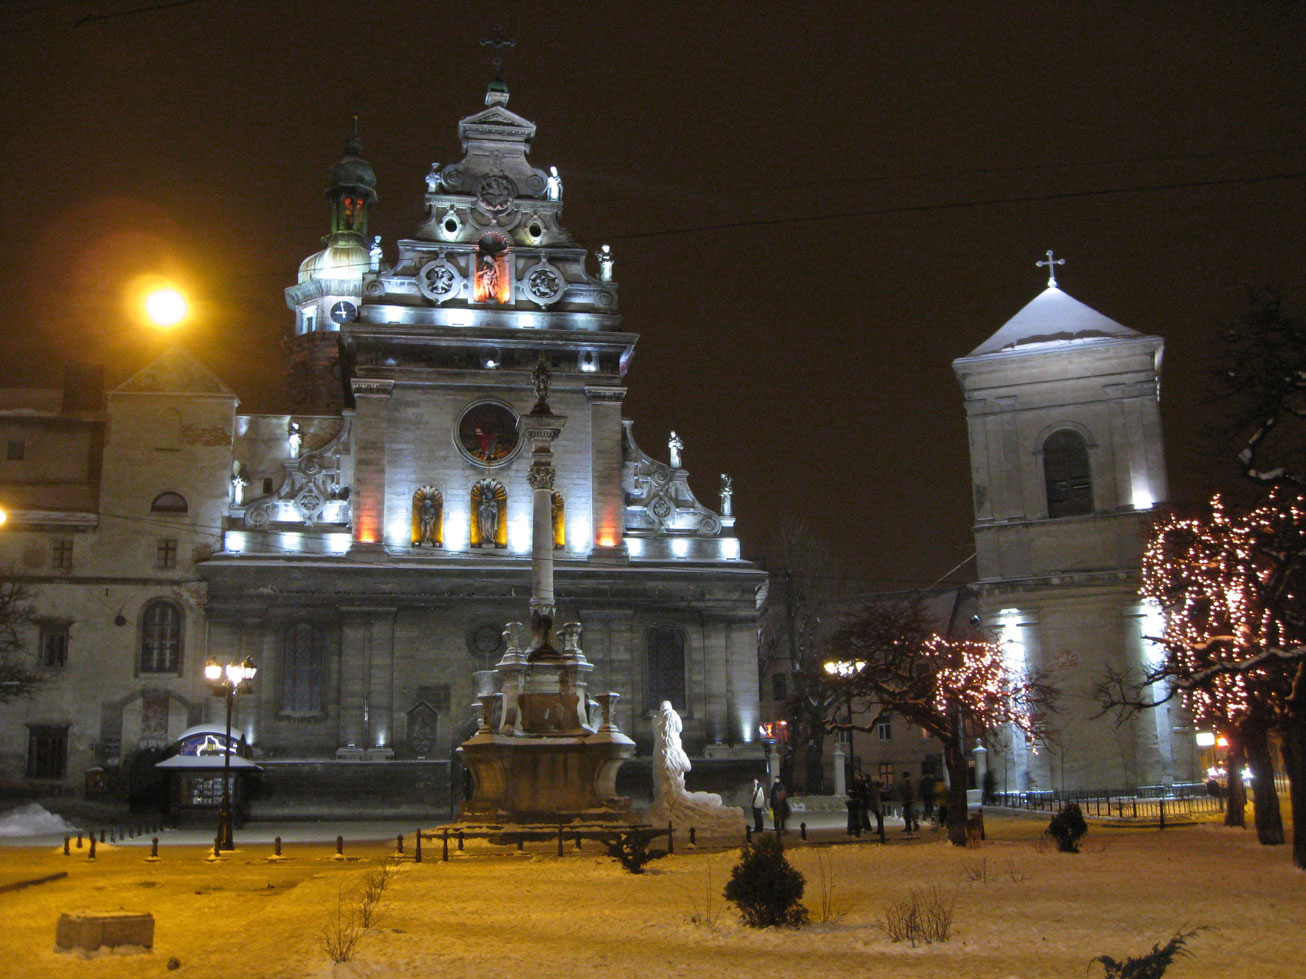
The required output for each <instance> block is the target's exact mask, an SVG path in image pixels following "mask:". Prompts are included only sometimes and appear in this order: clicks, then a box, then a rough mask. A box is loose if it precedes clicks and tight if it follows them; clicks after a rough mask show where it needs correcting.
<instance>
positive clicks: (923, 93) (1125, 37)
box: [0, 0, 1306, 590]
mask: <svg viewBox="0 0 1306 979" xmlns="http://www.w3.org/2000/svg"><path fill="white" fill-rule="evenodd" d="M146 8H149V9H146ZM496 21H497V22H499V23H500V24H501V25H502V28H503V31H504V33H506V34H509V35H511V36H513V37H515V38H516V39H517V42H518V43H517V47H516V48H515V49H514V50H511V51H509V52H508V53H507V56H506V59H505V63H504V66H503V77H504V79H505V80H506V81H507V83H508V85H509V88H510V90H511V93H512V98H511V102H510V103H509V108H510V109H512V110H514V111H516V112H518V113H520V114H521V115H524V116H525V117H526V118H528V119H531V120H533V121H534V122H535V123H536V124H537V125H538V133H537V137H536V140H535V144H534V152H533V153H532V155H531V160H532V162H533V163H534V164H535V165H537V166H544V167H547V166H549V165H550V164H552V165H556V166H557V167H558V168H559V170H560V171H561V173H562V176H563V179H564V181H565V195H564V205H565V211H564V224H565V225H566V227H567V228H568V229H569V230H570V231H571V232H572V234H573V235H574V237H575V238H576V239H577V240H578V241H579V242H581V243H582V244H583V245H586V246H588V247H590V248H591V249H596V248H597V247H598V246H599V245H600V244H602V243H604V242H608V243H610V244H611V245H612V248H613V252H614V254H615V256H616V270H615V271H616V279H617V280H618V281H619V282H620V284H621V297H620V298H621V309H622V313H623V315H624V325H625V328H626V329H628V330H631V331H634V332H638V333H639V334H640V335H641V340H640V343H639V347H638V353H637V356H636V358H635V361H634V364H633V367H632V370H631V372H630V374H629V375H628V377H627V383H628V385H629V388H630V394H629V397H628V401H627V414H628V415H629V416H630V417H633V418H634V419H635V420H636V425H635V435H636V438H637V439H638V441H639V442H640V444H641V445H642V447H643V448H644V449H645V450H646V451H649V452H650V453H651V454H653V455H654V456H656V457H660V458H664V459H665V458H666V438H667V432H668V429H672V428H674V429H675V430H676V431H677V432H678V433H679V434H680V436H681V437H682V438H683V440H684V442H685V445H686V448H685V453H684V457H685V464H686V465H687V466H688V467H689V469H690V471H691V482H692V484H693V486H694V487H695V489H696V491H697V492H698V493H699V495H700V497H701V498H702V499H703V501H704V502H705V503H707V504H708V505H709V506H713V507H715V506H716V505H717V502H718V501H717V496H716V488H717V481H718V477H717V474H719V473H721V472H729V473H731V474H732V475H733V476H734V477H735V507H736V512H737V513H738V514H739V532H740V536H741V538H742V540H743V548H744V554H745V556H754V557H759V558H760V557H761V556H763V555H764V554H766V553H767V551H768V548H770V549H771V550H772V551H774V547H775V542H776V539H777V536H778V535H777V528H779V527H780V526H781V525H782V524H783V523H784V521H785V520H786V519H789V518H794V519H797V520H800V521H802V523H803V524H804V525H805V526H806V528H807V532H808V533H809V534H810V535H812V536H814V537H816V538H823V539H826V540H829V541H830V542H831V543H832V545H833V546H834V547H835V548H836V550H837V551H838V553H839V554H840V556H841V557H842V558H843V559H844V561H845V562H846V568H845V570H844V572H843V573H844V574H846V575H848V576H850V577H853V578H860V579H865V582H864V583H865V586H866V588H867V589H868V590H873V589H879V588H900V587H910V586H911V585H914V584H922V585H924V584H929V583H931V582H933V581H935V580H936V579H938V578H939V577H940V576H942V575H944V574H945V573H947V572H948V571H949V570H950V569H952V568H954V567H955V566H957V565H958V564H959V563H960V562H963V561H964V560H965V559H966V558H967V557H968V556H969V555H970V554H971V553H972V550H973V542H972V538H971V532H970V525H971V520H972V516H973V514H972V509H971V502H970V480H969V464H968V460H967V446H966V434H965V416H964V413H963V408H962V399H961V392H960V388H959V386H958V384H957V383H956V380H955V378H954V376H953V374H952V368H951V361H952V360H953V358H955V357H959V356H963V355H965V354H966V353H968V352H969V351H970V350H971V349H973V348H974V347H975V346H976V345H978V344H979V343H980V342H981V341H982V340H984V339H985V338H987V337H988V336H989V335H990V334H991V333H992V332H994V331H995V330H996V329H997V328H998V327H999V326H1001V325H1002V323H1003V322H1005V321H1006V320H1007V319H1008V318H1009V317H1011V316H1012V315H1014V314H1015V313H1016V311H1017V310H1019V309H1020V308H1021V306H1023V305H1024V304H1025V303H1026V302H1028V301H1029V300H1030V299H1032V298H1033V297H1034V296H1036V295H1037V294H1038V293H1039V292H1040V291H1041V290H1042V288H1043V286H1044V282H1045V278H1046V273H1045V272H1044V271H1043V270H1040V269H1037V268H1036V267H1035V264H1034V263H1035V261H1036V260H1038V259H1040V258H1042V257H1043V253H1044V251H1045V250H1046V249H1048V248H1053V249H1055V250H1056V252H1057V254H1058V256H1064V257H1065V259H1066V265H1065V266H1064V267H1063V268H1061V269H1060V270H1059V272H1058V275H1059V279H1060V283H1061V286H1062V288H1064V289H1065V291H1066V292H1068V293H1069V294H1070V295H1072V296H1074V297H1076V298H1077V299H1079V300H1081V301H1083V302H1085V303H1087V304H1089V305H1090V306H1092V307H1094V308H1095V309H1097V310H1099V311H1100V312H1102V313H1104V314H1105V315H1107V316H1109V317H1111V318H1113V319H1115V320H1118V321H1119V322H1121V323H1124V324H1125V325H1126V326H1129V327H1132V328H1133V329H1135V330H1138V331H1140V332H1144V333H1153V334H1159V335H1161V336H1163V337H1164V338H1165V340H1166V353H1165V365H1164V374H1163V381H1162V394H1163V405H1164V413H1165V422H1166V432H1167V439H1168V442H1167V454H1168V457H1169V469H1170V482H1171V497H1172V499H1173V500H1174V501H1175V502H1178V503H1180V504H1184V503H1191V502H1193V501H1195V500H1200V499H1202V498H1204V497H1205V496H1206V495H1207V494H1208V492H1209V491H1210V490H1211V489H1212V488H1214V487H1215V486H1216V485H1218V483H1219V481H1220V480H1221V479H1223V478H1225V477H1226V476H1227V469H1225V468H1222V467H1221V464H1220V462H1219V456H1218V454H1217V453H1214V452H1212V451H1211V448H1212V447H1214V446H1216V443H1217V442H1218V439H1219V436H1218V435H1217V434H1214V433H1213V432H1212V430H1211V425H1212V424H1213V423H1214V420H1215V419H1216V417H1217V412H1216V410H1215V409H1214V408H1213V407H1212V406H1210V405H1208V404H1206V401H1205V394H1204V389H1205V388H1206V387H1208V385H1207V383H1206V381H1205V372H1206V371H1207V370H1209V368H1210V366H1211V362H1212V361H1211V358H1212V356H1213V354H1214V350H1215V347H1214V343H1215V339H1216V337H1217V335H1218V332H1219V323H1220V322H1221V321H1222V320H1228V319H1229V318H1231V317H1233V316H1235V315H1237V314H1238V313H1239V312H1240V311H1241V310H1243V309H1244V308H1246V305H1247V302H1246V290H1247V288H1248V287H1249V286H1258V285H1262V284H1266V283H1273V284H1277V285H1278V286H1280V287H1281V288H1282V289H1283V291H1284V293H1285V295H1286V296H1287V298H1288V302H1289V304H1290V305H1291V306H1293V307H1296V308H1298V309H1300V308H1302V307H1303V306H1306V255H1304V254H1303V252H1304V249H1303V248H1302V245H1301V241H1302V234H1303V228H1306V179H1303V178H1304V177H1306V136H1304V135H1303V122H1306V71H1303V67H1304V66H1303V52H1304V51H1306V30H1303V27H1304V26H1306V8H1304V7H1303V5H1302V4H1300V3H1288V2H1278V3H1272V2H1247V3H1240V4H1228V3H1202V2H1189V3H1165V2H1156V3H1142V2H1138V3H1118V4H1115V3H1104V2H1094V3H1069V2H1058V3H1047V2H1044V3H992V4H974V3H960V2H958V3H947V4H933V3H915V2H913V3H904V4H822V5H816V4H807V3H786V4H772V3H764V2H749V3H705V2H694V3H674V2H662V3H656V4H654V3H583V2H570V3H564V2H553V3H544V2H535V3H524V2H504V3H500V4H486V3H471V2H466V3H437V2H432V0H424V2H418V0H385V2H382V3H362V2H357V0H351V2H317V0H313V2H310V0H263V2H240V0H191V2H180V3H178V2H175V0H174V2H172V3H169V2H160V0H156V2H153V3H151V2H150V0H98V2H74V0H67V2H61V0H47V2H37V0H9V2H8V3H6V4H5V5H4V6H3V7H2V8H0V46H2V47H0V80H2V83H3V84H2V85H0V94H2V96H3V97H2V98H0V132H3V137H4V156H5V166H4V170H3V172H4V188H5V192H6V193H5V204H6V206H5V208H4V215H5V220H4V229H5V232H6V236H5V237H6V240H5V255H4V261H3V263H0V277H2V278H0V292H2V294H3V296H4V299H5V305H4V310H3V314H2V318H0V323H2V324H3V335H2V336H0V383H4V384H8V385H32V384H38V383H57V381H58V379H59V377H60V373H61V365H62V363H63V362H64V361H65V360H67V359H77V360H81V361H89V362H97V363H101V364H104V365H105V367H106V368H107V372H108V379H109V381H110V383H117V382H118V381H120V380H121V379H123V378H125V377H126V376H127V375H128V374H129V373H130V372H131V371H133V370H134V369H136V368H138V367H140V366H143V364H144V363H145V361H146V359H147V358H148V357H149V355H150V353H151V351H152V350H155V349H158V348H159V345H160V343H161V341H160V340H159V339H158V338H157V337H153V336H151V335H149V334H148V332H147V331H146V330H145V328H144V327H142V326H141V325H140V323H139V322H138V321H136V320H135V319H134V317H133V316H132V314H131V313H130V307H131V298H132V296H133V295H134V293H133V290H134V289H136V288H138V286H139V282H140V279H139V277H140V276H142V275H147V274H149V273H161V274H163V275H166V276H170V277H172V278H173V279H175V280H176V281H178V282H180V283H182V284H183V285H184V286H185V287H186V288H187V289H188V290H189V291H190V292H191V293H192V295H193V296H194V297H195V298H196V299H197V300H198V302H199V305H200V310H199V312H200V315H199V316H198V318H197V320H196V321H195V322H194V323H192V324H191V325H190V326H189V327H187V328H186V330H185V332H184V333H183V334H182V336H181V339H182V342H184V343H185V344H186V345H187V346H188V347H189V348H190V349H192V350H193V351H194V352H195V353H196V354H198V355H199V356H200V357H201V358H202V359H203V360H205V362H207V363H208V364H209V365H210V366H211V367H212V368H213V370H214V371H215V372H216V373H217V374H218V375H219V376H221V377H222V378H223V379H224V380H226V382H227V383H228V385H229V386H231V387H232V388H233V389H234V390H235V391H236V392H237V393H238V394H239V395H240V397H241V399H242V409H241V410H243V411H250V412H261V411H283V410H284V407H285V405H284V401H283V398H282V393H281V380H280V368H281V363H280V349H281V338H282V334H283V331H284V329H285V328H286V326H287V324H289V323H290V313H289V311H288V310H287V309H286V307H285V302H284V298H283V295H282V290H283V289H284V288H285V287H286V286H288V285H291V284H293V283H294V281H295V271H296V268H297V266H298V264H299V262H300V260H301V259H303V258H304V257H305V256H307V255H308V254H310V253H311V252H313V251H316V250H317V249H318V248H319V247H320V244H319V238H320V236H321V235H322V234H324V233H325V231H326V223H327V209H326V202H325V199H324V197H323V190H324V187H325V171H326V169H327V167H329V166H330V165H331V163H333V162H334V161H335V159H336V158H337V157H338V156H339V155H340V153H341V149H342V145H343V140H344V138H345V136H346V135H347V134H348V131H349V127H350V122H349V120H350V117H351V116H352V115H353V114H354V113H358V114H359V116H360V119H361V122H360V127H361V137H362V140H363V145H364V155H365V156H366V157H367V158H368V160H369V161H370V162H371V163H372V165H373V167H374V168H375V170H376V173H377V177H378V185H377V190H378V194H379V197H380V200H379V202H378V204H377V205H376V207H375V208H374V209H373V212H372V213H373V220H372V225H373V227H372V230H373V232H374V233H377V234H381V235H382V236H383V238H384V240H383V247H384V248H385V251H386V258H387V260H392V259H393V257H394V254H395V252H394V241H395V240H396V239H397V238H399V237H403V236H406V235H408V234H409V233H411V232H412V231H413V230H414V229H415V227H416V225H417V222H418V218H419V216H420V214H421V210H422V191H423V189H424V186H423V182H422V177H423V176H424V174H425V173H426V172H427V170H428V169H429V167H430V164H431V162H432V161H439V162H440V163H442V164H445V163H450V162H455V161H456V160H457V159H459V158H460V157H461V154H460V152H459V146H458V140H457V122H458V120H459V119H460V118H461V117H463V116H466V115H470V114H471V113H473V112H475V111H478V110H479V109H480V108H481V107H482V98H483V95H484V91H485V85H486V82H487V81H488V80H489V79H490V78H491V77H493V69H492V68H491V67H490V62H489V55H488V53H487V51H486V50H485V49H484V48H482V47H481V46H480V45H479V44H478V41H479V39H480V38H482V37H484V36H485V35H486V34H487V33H488V32H489V30H490V29H491V28H493V27H494V26H495V23H496ZM79 22H80V23H79ZM592 267H593V266H592ZM972 574H973V565H966V566H964V567H963V568H962V569H961V570H960V571H959V572H957V573H956V574H955V575H954V576H953V577H952V578H951V579H949V580H953V581H956V580H966V579H967V578H968V577H969V576H970V575H972Z"/></svg>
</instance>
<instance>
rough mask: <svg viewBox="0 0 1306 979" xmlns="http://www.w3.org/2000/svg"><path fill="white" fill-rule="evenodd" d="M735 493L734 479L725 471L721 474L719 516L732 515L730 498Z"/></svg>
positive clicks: (732, 509) (732, 507)
mask: <svg viewBox="0 0 1306 979" xmlns="http://www.w3.org/2000/svg"><path fill="white" fill-rule="evenodd" d="M734 495H735V481H734V480H733V479H731V478H730V477H729V476H727V475H726V474H725V473H722V474H721V516H723V517H729V516H733V515H734V504H733V502H732V499H733V497H734Z"/></svg>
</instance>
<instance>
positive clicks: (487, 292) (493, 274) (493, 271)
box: [476, 255, 499, 302]
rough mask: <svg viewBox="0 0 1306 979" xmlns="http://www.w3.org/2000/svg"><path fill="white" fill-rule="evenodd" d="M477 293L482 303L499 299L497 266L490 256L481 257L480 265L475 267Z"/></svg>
mask: <svg viewBox="0 0 1306 979" xmlns="http://www.w3.org/2000/svg"><path fill="white" fill-rule="evenodd" d="M476 284H477V286H478V288H477V293H478V294H479V297H480V298H481V300H482V301H490V302H494V301H497V300H498V298H499V266H498V265H497V264H496V263H495V261H494V256H492V255H482V256H481V264H480V265H478V266H477V267H476Z"/></svg>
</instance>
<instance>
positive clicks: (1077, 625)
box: [953, 284, 1196, 791]
mask: <svg viewBox="0 0 1306 979" xmlns="http://www.w3.org/2000/svg"><path fill="white" fill-rule="evenodd" d="M1162 347H1163V342H1162V340H1161V339H1160V338H1159V337H1153V336H1145V335H1143V334H1140V333H1137V332H1135V331H1134V330H1131V329H1129V328H1127V327H1125V326H1122V325H1121V324H1119V323H1116V322H1115V321H1113V320H1110V319H1108V318H1107V317H1105V316H1103V315H1102V314H1100V313H1098V312H1096V311H1095V310H1093V309H1090V308H1089V307H1088V306H1086V305H1084V304H1083V303H1081V302H1079V301H1078V300H1075V299H1073V298H1071V297H1070V296H1068V295H1066V294H1065V293H1064V292H1062V291H1061V290H1060V289H1059V288H1058V287H1056V286H1055V285H1054V284H1050V285H1049V287H1048V288H1047V289H1046V290H1045V291H1044V292H1043V293H1041V294H1040V295H1039V296H1037V297H1036V298H1035V299H1034V300H1032V301H1031V302H1030V303H1029V304H1028V305H1026V306H1025V307H1024V309H1022V310H1021V311H1020V312H1019V313H1017V314H1016V316H1014V317H1013V318H1012V319H1011V320H1009V321H1008V322H1007V323H1006V324H1005V325H1004V326H1003V327H1002V328H1001V329H1000V330H998V332H997V333H995V334H994V335H993V336H992V337H990V338H989V339H988V340H986V341H985V342H984V343H982V344H981V345H980V346H979V347H977V348H976V349H975V350H973V351H972V352H971V353H970V354H968V355H967V356H965V357H961V358H959V359H957V360H956V361H954V362H953V367H954V369H955V370H956V372H957V376H958V378H959V379H960V381H961V385H962V389H963V391H964V393H965V398H966V416H967V422H968V425H969V431H970V457H971V477H972V483H973V489H974V496H975V544H976V551H977V557H976V560H977V571H978V582H977V585H976V588H977V590H978V593H979V604H980V616H981V619H982V621H983V623H984V625H985V626H987V627H989V628H992V629H996V630H998V631H999V632H1000V634H1001V638H1002V639H1003V640H1004V641H1005V643H1006V649H1007V650H1008V652H1009V655H1010V656H1011V657H1012V658H1013V659H1014V660H1016V661H1020V662H1023V663H1025V664H1027V665H1028V666H1029V667H1031V668H1034V669H1038V670H1042V671H1045V672H1046V673H1047V675H1048V677H1049V679H1051V680H1052V682H1053V683H1054V684H1056V686H1058V687H1059V688H1060V689H1061V691H1062V702H1061V713H1059V714H1056V715H1053V716H1051V717H1050V720H1049V727H1050V729H1051V736H1050V737H1049V738H1048V739H1047V741H1046V742H1045V743H1043V744H1041V745H1027V744H1025V743H1024V741H1023V740H1022V739H1021V738H1020V737H1019V736H1018V735H1015V736H1012V737H1010V738H1008V739H1006V743H1003V744H993V745H989V746H988V747H989V752H988V763H989V767H990V768H992V769H993V771H994V774H995V777H996V781H997V788H998V790H999V791H1002V790H1003V789H1006V790H1009V791H1020V790H1024V789H1027V788H1035V789H1049V788H1066V789H1087V788H1121V787H1127V786H1134V785H1162V784H1170V783H1173V782H1175V781H1190V780H1192V779H1193V778H1194V777H1195V776H1196V758H1195V748H1194V744H1193V731H1192V729H1191V726H1190V725H1189V723H1188V719H1187V718H1186V717H1185V716H1183V714H1182V712H1181V711H1179V710H1178V709H1177V707H1174V706H1168V707H1165V708H1162V709H1159V710H1156V711H1153V712H1145V713H1144V714H1143V715H1141V716H1140V717H1138V718H1135V719H1134V720H1132V721H1131V722H1129V723H1126V724H1124V725H1122V726H1120V727H1117V726H1116V724H1115V718H1114V717H1105V718H1094V717H1093V715H1094V714H1096V713H1098V707H1097V703H1096V699H1095V697H1094V695H1093V687H1094V685H1095V684H1096V683H1098V682H1100V681H1101V680H1102V679H1103V677H1104V676H1105V673H1106V670H1107V668H1112V669H1115V670H1118V671H1119V670H1126V669H1133V670H1138V669H1139V668H1140V667H1142V666H1143V665H1144V664H1145V663H1146V661H1147V658H1148V657H1149V656H1155V655H1157V654H1158V652H1159V650H1157V649H1156V647H1155V646H1154V645H1153V644H1151V643H1149V642H1147V641H1146V639H1145V638H1144V637H1145V636H1156V635H1159V634H1160V631H1161V628H1160V623H1159V617H1158V613H1157V612H1156V611H1154V610H1153V609H1151V608H1149V607H1146V606H1145V605H1144V604H1143V603H1142V602H1141V601H1140V599H1139V597H1138V585H1139V568H1140V566H1141V560H1142V549H1143V543H1144V541H1145V539H1146V534H1147V528H1148V525H1149V523H1150V521H1151V520H1152V518H1153V517H1154V515H1155V510H1154V507H1155V506H1156V505H1157V504H1158V503H1161V502H1164V501H1165V500H1166V498H1167V485H1166V475H1165V460H1164V453H1163V440H1162V433H1161V417H1160V403H1159V401H1160V386H1159V374H1160V367H1161V353H1162Z"/></svg>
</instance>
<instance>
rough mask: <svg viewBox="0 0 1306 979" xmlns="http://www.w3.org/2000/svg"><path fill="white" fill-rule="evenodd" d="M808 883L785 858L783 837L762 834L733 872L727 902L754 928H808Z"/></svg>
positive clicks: (757, 837)
mask: <svg viewBox="0 0 1306 979" xmlns="http://www.w3.org/2000/svg"><path fill="white" fill-rule="evenodd" d="M805 884H806V881H805V880H804V879H803V875H802V874H801V873H799V872H798V871H797V870H795V869H794V868H793V866H792V865H791V864H790V863H789V861H788V860H787V859H786V858H785V852H784V846H783V845H782V844H781V842H780V837H779V836H777V835H775V834H773V833H759V834H758V835H756V836H754V837H753V842H752V843H751V844H749V845H748V846H745V847H744V852H743V854H742V855H741V856H740V858H739V863H737V864H735V866H734V869H733V870H731V871H730V881H729V882H728V883H727V884H726V900H727V901H730V902H731V903H733V904H735V905H737V906H738V907H739V916H740V918H741V919H742V920H743V922H744V924H746V925H748V926H749V927H751V928H771V927H774V926H779V925H784V926H787V927H790V928H797V927H798V926H799V925H805V924H807V908H805V907H803V905H802V902H801V900H800V899H801V898H802V896H803V887H804V885H805Z"/></svg>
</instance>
